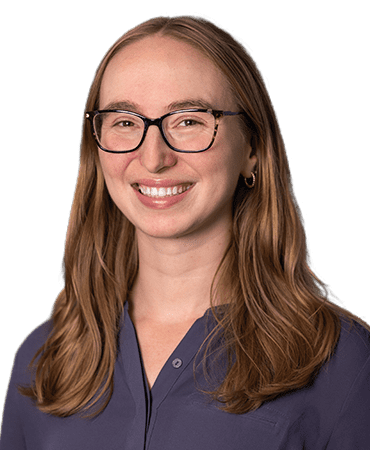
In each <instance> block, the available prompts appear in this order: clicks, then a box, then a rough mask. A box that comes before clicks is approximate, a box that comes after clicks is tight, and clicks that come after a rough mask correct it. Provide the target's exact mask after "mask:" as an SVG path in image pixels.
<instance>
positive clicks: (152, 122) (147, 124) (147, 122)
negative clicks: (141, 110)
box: [142, 117, 168, 145]
mask: <svg viewBox="0 0 370 450" xmlns="http://www.w3.org/2000/svg"><path fill="white" fill-rule="evenodd" d="M164 118H165V117H158V118H157V119H148V118H147V117H145V118H144V117H143V118H142V119H143V121H144V125H145V127H144V133H143V140H144V138H145V136H146V133H147V131H148V129H149V127H151V126H152V125H154V126H156V127H158V128H159V131H160V133H161V136H162V138H163V140H164V142H165V143H166V144H167V145H168V142H167V138H166V136H165V134H164V130H163V127H162V122H163V119H164Z"/></svg>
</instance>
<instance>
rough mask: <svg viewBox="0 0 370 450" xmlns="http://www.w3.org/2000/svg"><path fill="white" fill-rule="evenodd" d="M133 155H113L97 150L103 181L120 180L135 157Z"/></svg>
mask: <svg viewBox="0 0 370 450" xmlns="http://www.w3.org/2000/svg"><path fill="white" fill-rule="evenodd" d="M134 153H135V152H133V153H124V154H119V153H118V154H114V153H108V152H103V151H101V150H99V159H100V164H101V168H102V171H103V174H104V178H105V181H106V182H107V181H108V180H109V179H111V180H116V179H121V178H122V177H123V175H124V173H125V172H126V169H127V167H128V166H129V164H130V163H131V161H132V160H133V159H135V158H136V155H135V154H134Z"/></svg>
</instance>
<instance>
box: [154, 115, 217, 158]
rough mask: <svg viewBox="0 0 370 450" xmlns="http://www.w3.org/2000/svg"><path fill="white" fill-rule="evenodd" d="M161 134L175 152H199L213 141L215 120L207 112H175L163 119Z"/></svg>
mask: <svg viewBox="0 0 370 450" xmlns="http://www.w3.org/2000/svg"><path fill="white" fill-rule="evenodd" d="M163 132H164V134H165V136H166V139H167V140H168V142H169V143H170V144H171V145H172V147H174V148H175V149H176V150H181V151H184V152H186V151H188V152H199V151H202V150H205V149H207V148H208V147H209V146H210V145H211V143H212V141H213V138H214V132H215V118H214V116H213V115H212V114H211V113H208V112H199V111H184V112H176V113H174V114H171V115H170V116H167V117H166V118H165V119H164V121H163Z"/></svg>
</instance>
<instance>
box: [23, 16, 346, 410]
mask: <svg viewBox="0 0 370 450" xmlns="http://www.w3.org/2000/svg"><path fill="white" fill-rule="evenodd" d="M156 33H160V34H162V35H166V36H170V37H172V38H175V39H180V40H183V41H185V42H188V43H189V44H190V45H192V46H194V47H195V48H197V49H199V50H200V51H201V52H203V53H204V54H205V55H206V56H207V57H208V58H210V60H211V61H213V63H214V64H216V65H217V66H218V67H219V68H220V69H221V70H222V72H223V73H224V74H225V76H226V78H227V80H228V82H229V84H230V87H231V89H232V92H233V94H234V96H235V99H236V101H237V103H238V106H239V108H240V110H242V111H245V112H246V114H247V116H248V120H247V123H246V133H248V135H249V137H251V138H252V142H253V148H254V151H255V152H256V153H257V155H258V165H257V181H256V185H255V187H254V188H253V189H250V190H249V189H247V188H246V186H245V184H244V183H242V182H240V183H239V184H238V187H237V190H236V193H235V199H234V213H233V214H234V228H233V238H232V240H231V242H230V245H229V248H228V250H227V252H226V254H225V256H224V258H223V260H222V262H221V264H220V266H219V270H218V274H219V277H218V279H219V282H218V283H217V285H214V286H213V289H212V296H211V297H214V296H215V295H216V291H217V289H222V295H223V296H224V300H225V302H226V303H228V308H227V309H225V311H224V314H222V315H220V314H217V313H216V312H215V315H216V316H217V320H218V325H217V326H216V328H215V330H214V331H213V333H211V335H210V336H209V337H208V339H207V340H206V342H205V343H204V346H203V347H202V348H203V349H204V351H205V354H204V358H203V361H206V360H207V354H208V353H210V349H211V348H212V345H213V340H214V338H217V339H218V337H219V333H220V332H221V333H222V336H223V342H224V346H225V347H224V348H225V349H226V350H227V354H228V355H229V361H230V363H229V367H228V369H227V373H226V376H225V377H224V378H223V379H222V380H217V381H218V382H217V383H216V384H215V385H214V387H213V389H211V388H210V389H209V390H208V391H209V393H210V395H212V396H213V397H214V398H216V399H218V400H220V401H221V402H222V407H223V408H224V409H226V410H227V411H229V412H233V413H243V412H246V411H249V410H252V409H255V408H257V407H259V406H260V405H261V404H262V403H263V402H264V401H266V400H269V399H272V398H274V397H275V396H277V395H279V394H281V393H284V392H287V391H290V390H293V389H297V388H300V387H303V386H304V385H306V384H307V383H308V382H309V381H310V380H311V378H312V377H313V376H314V375H315V373H316V372H317V370H318V369H319V368H320V367H321V366H322V364H323V363H324V362H325V361H327V360H328V359H329V357H330V355H331V354H332V352H333V350H334V347H335V344H336V342H337V340H338V337H339V333H340V319H339V316H340V314H343V315H347V317H350V316H351V315H350V314H349V313H347V312H345V311H342V310H341V309H340V308H339V307H337V306H335V305H334V304H333V303H331V302H330V301H329V300H328V299H327V295H326V292H325V287H324V285H323V284H322V283H321V282H320V281H319V280H318V279H317V278H316V277H315V275H314V274H313V273H312V272H311V270H310V268H309V266H308V264H307V248H306V241H305V233H304V229H303V226H302V221H301V218H300V213H299V209H298V206H297V204H296V202H295V199H294V195H293V192H292V185H291V179H290V173H289V167H288V161H287V157H286V154H285V149H284V143H283V139H282V137H281V134H280V130H279V126H278V123H277V120H276V116H275V113H274V110H273V107H272V104H271V101H270V98H269V95H268V93H267V90H266V88H265V85H264V82H263V80H262V78H261V75H260V73H259V71H258V69H257V67H256V65H255V63H254V61H253V60H252V58H251V57H250V56H249V55H248V54H247V52H246V51H245V50H244V48H243V47H242V46H241V45H240V44H239V43H237V42H236V41H235V40H234V39H233V38H232V37H231V36H230V35H229V34H228V33H226V32H225V31H223V30H221V29H219V28H218V27H216V26H215V25H213V24H212V23H210V22H208V21H205V20H202V19H195V18H190V17H175V18H157V19H152V20H149V21H147V22H145V23H143V24H141V25H139V26H138V27H136V28H134V29H132V30H131V31H129V32H128V33H126V34H125V35H124V36H123V37H122V38H121V39H119V40H118V41H117V42H116V43H115V44H114V45H113V46H112V48H111V49H110V50H109V51H108V53H107V54H106V56H105V57H104V59H103V61H102V62H101V64H100V66H99V68H98V70H97V73H96V76H95V79H94V81H93V84H92V86H91V89H90V93H89V96H88V99H87V104H86V111H89V110H95V109H99V90H100V85H101V81H102V77H103V74H104V71H105V69H106V67H107V65H108V63H109V62H110V60H111V59H112V58H113V57H114V55H115V54H117V52H119V51H120V50H121V49H122V48H124V47H125V46H127V45H129V44H130V43H132V42H134V41H137V40H139V39H142V38H144V37H147V36H150V35H153V34H156ZM137 267H138V256H137V246H136V239H135V230H134V227H133V225H132V224H131V223H130V222H129V221H128V220H127V219H126V217H124V215H123V214H122V213H121V212H120V211H119V210H118V208H117V207H116V205H115V204H114V203H113V201H112V200H111V198H110V196H109V194H108V191H107V188H106V186H105V183H104V178H103V174H102V170H101V167H100V163H99V158H98V150H97V146H96V144H95V142H94V140H93V137H92V134H91V130H90V127H89V124H88V122H87V121H85V124H84V129H83V137H82V144H81V159H80V169H79V175H78V180H77V187H76V192H75V197H74V201H73V206H72V211H71V216H70V221H69V227H68V233H67V239H66V248H65V256H64V270H65V288H64V289H63V290H62V292H61V293H60V295H59V297H58V298H57V300H56V303H55V307H54V310H53V314H52V331H51V333H50V335H49V337H48V339H47V341H46V342H45V344H44V345H43V347H42V348H40V350H39V351H38V353H37V354H36V355H35V358H34V360H33V362H32V363H33V364H34V365H35V367H36V377H35V383H34V385H32V386H27V387H25V386H23V387H21V388H20V391H21V392H22V394H24V395H27V396H29V397H31V398H33V399H34V400H36V404H37V406H38V408H39V409H40V410H41V411H44V412H47V413H50V414H54V415H56V416H68V415H71V414H74V413H76V412H85V413H86V412H88V411H89V412H91V411H93V413H96V412H98V411H101V410H103V409H104V407H105V406H106V404H107V402H108V401H109V398H110V396H111V394H112V391H113V372H114V365H115V360H116V353H117V336H118V333H119V321H120V318H121V316H122V313H123V306H124V303H125V301H126V299H127V297H128V295H129V292H130V289H131V287H132V285H133V282H134V280H135V276H136V273H137ZM204 366H205V368H206V367H207V364H204ZM206 370H207V369H206ZM207 377H208V379H210V381H211V378H212V373H208V374H207ZM210 386H212V383H211V384H210ZM90 408H92V409H90Z"/></svg>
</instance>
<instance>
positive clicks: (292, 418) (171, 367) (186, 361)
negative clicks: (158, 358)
mask: <svg viewBox="0 0 370 450" xmlns="http://www.w3.org/2000/svg"><path fill="white" fill-rule="evenodd" d="M122 322H123V323H122V327H121V332H120V346H119V354H118V357H117V362H116V367H115V378H114V382H115V385H114V392H113V396H112V398H111V400H110V402H109V404H108V406H107V407H106V409H105V410H104V411H103V412H102V413H101V414H100V415H99V416H97V417H95V418H93V419H83V418H81V417H79V416H78V415H74V416H71V417H67V418H58V417H54V416H51V415H47V414H44V413H42V412H40V411H39V410H38V409H37V408H36V407H35V406H33V404H32V402H31V401H30V400H29V399H28V398H25V397H23V396H22V395H20V394H19V393H18V392H17V389H16V386H17V385H18V384H26V383H29V382H30V377H31V375H30V373H29V372H28V371H27V365H28V363H29V361H30V360H31V358H32V356H33V355H34V353H35V351H36V350H37V349H38V348H39V347H40V346H41V345H42V343H43V341H44V340H45V337H46V334H47V330H48V327H49V326H50V324H48V323H46V324H44V325H42V326H41V327H39V328H38V329H36V330H35V331H34V332H33V333H32V334H31V335H30V336H29V337H28V338H27V339H26V341H25V342H24V343H23V345H22V346H21V347H20V349H19V351H18V353H17V356H16V359H15V363H14V368H13V373H12V378H11V381H10V385H9V390H8V395H7V400H6V403H5V409H4V417H3V425H2V435H1V440H0V450H26V449H27V450H67V449H68V450H82V449H89V450H118V449H120V450H144V449H146V450H174V449H176V450H190V449H191V450H194V449H199V450H218V449H220V450H221V449H222V450H225V449H228V450H229V449H230V450H242V449H243V450H277V449H284V450H300V449H305V450H321V449H326V450H354V449H363V450H369V449H370V335H369V333H368V332H367V331H366V330H365V329H364V328H363V327H361V326H360V325H358V324H354V325H352V326H350V325H349V324H347V323H346V322H343V326H342V331H341V337H340V340H339V343H338V345H337V347H336V351H335V354H334V355H333V357H332V358H331V360H330V362H329V363H328V364H327V365H326V366H324V367H323V368H322V369H321V371H320V372H319V374H318V375H317V377H316V378H315V380H314V382H313V383H312V384H311V385H310V386H307V387H305V388H304V389H300V390H298V391H295V392H293V393H290V394H288V395H284V396H281V397H279V398H278V399H276V400H274V401H271V402H266V403H265V404H263V405H262V406H261V407H260V408H259V409H258V410H256V411H254V412H250V413H246V414H241V415H236V414H230V413H226V412H223V411H221V410H220V409H219V408H218V407H217V404H216V403H214V402H211V401H209V399H208V398H207V397H205V396H204V394H202V393H201V392H199V390H197V387H196V384H195V382H194V373H193V362H194V358H195V355H196V354H197V351H198V349H199V347H200V345H201V343H202V342H203V338H204V335H205V316H204V317H202V318H200V319H198V320H197V321H196V322H195V323H194V324H193V326H192V327H191V329H190V330H189V332H188V333H187V335H186V336H185V337H184V339H183V340H182V341H181V343H180V344H179V345H178V347H177V348H176V350H175V351H174V352H173V354H172V355H171V357H170V358H169V359H168V361H167V362H166V364H165V365H164V367H163V368H162V371H161V372H160V374H159V376H158V378H157V380H156V382H155V383H154V385H153V387H152V389H151V391H149V389H148V385H147V383H146V379H145V375H144V371H143V366H142V363H141V358H140V353H139V347H138V342H137V338H136V333H135V329H134V326H133V324H132V322H131V320H130V317H129V315H128V314H124V319H123V321H122ZM198 377H201V375H198ZM200 382H201V380H200Z"/></svg>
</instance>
